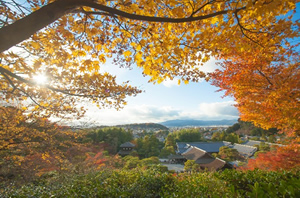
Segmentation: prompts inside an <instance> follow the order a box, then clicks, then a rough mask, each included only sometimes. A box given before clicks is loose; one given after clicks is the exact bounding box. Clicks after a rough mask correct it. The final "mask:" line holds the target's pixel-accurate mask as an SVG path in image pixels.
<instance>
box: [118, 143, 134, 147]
mask: <svg viewBox="0 0 300 198" xmlns="http://www.w3.org/2000/svg"><path fill="white" fill-rule="evenodd" d="M120 147H121V148H122V147H135V145H134V144H132V143H131V142H125V143H123V144H121V145H120Z"/></svg>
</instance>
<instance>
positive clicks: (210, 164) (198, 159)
mask: <svg viewBox="0 0 300 198" xmlns="http://www.w3.org/2000/svg"><path fill="white" fill-rule="evenodd" d="M260 143H261V141H254V140H248V141H246V142H244V143H243V144H237V143H234V144H231V142H226V141H220V142H177V143H176V145H177V151H176V154H174V155H173V154H172V155H170V156H169V157H168V162H169V163H171V164H183V163H184V162H186V161H187V160H194V161H195V163H196V164H198V165H199V167H200V168H202V169H206V170H223V169H227V168H233V167H234V165H236V164H234V163H228V162H226V161H224V160H222V159H220V158H217V157H214V156H213V154H214V153H218V152H219V151H220V148H221V147H223V146H227V147H229V148H233V149H236V150H237V151H238V152H239V154H240V155H241V156H243V157H244V158H245V159H248V158H251V157H253V155H254V154H255V152H256V151H257V147H256V145H260ZM265 143H266V144H268V145H270V146H274V145H276V146H282V145H280V144H272V143H268V142H265ZM134 147H135V145H134V144H132V143H130V142H126V143H124V144H122V145H121V146H120V151H119V155H121V156H125V155H128V154H130V152H132V151H133V149H134Z"/></svg>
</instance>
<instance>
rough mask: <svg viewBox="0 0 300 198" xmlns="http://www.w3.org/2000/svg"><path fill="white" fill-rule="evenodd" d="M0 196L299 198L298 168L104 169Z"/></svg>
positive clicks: (49, 180)
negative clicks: (171, 170)
mask: <svg viewBox="0 0 300 198" xmlns="http://www.w3.org/2000/svg"><path fill="white" fill-rule="evenodd" d="M0 193H1V194H0V195H1V196H0V197H18V198H19V197H26V198H27V197H47V198H48V197H112V198H113V197H137V198H138V197H167V198H172V197H174V198H175V197H272V198H273V197H300V178H299V171H298V172H291V171H289V172H288V171H282V172H266V171H260V170H255V171H247V172H241V171H236V170H226V171H224V172H215V173H210V172H203V173H195V174H187V173H182V174H178V175H176V174H170V173H168V172H164V171H161V169H160V168H159V167H155V166H154V167H152V168H150V169H147V170H142V169H133V170H111V169H107V170H103V171H100V172H93V173H89V174H86V175H60V176H57V175H56V176H55V177H53V178H47V179H45V180H41V181H38V182H36V183H31V184H28V185H24V186H21V187H16V186H13V185H12V186H7V187H6V188H4V189H1V191H0Z"/></svg>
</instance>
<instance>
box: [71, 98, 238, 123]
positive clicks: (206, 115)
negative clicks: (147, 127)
mask: <svg viewBox="0 0 300 198" xmlns="http://www.w3.org/2000/svg"><path fill="white" fill-rule="evenodd" d="M233 104H234V102H233V101H228V102H215V103H201V104H199V106H198V107H196V108H195V109H194V110H189V111H187V110H183V109H176V108H173V107H170V106H162V107H160V106H154V105H134V106H126V107H125V108H124V109H121V110H119V111H117V110H115V109H98V108H95V107H92V106H90V107H89V110H88V111H87V114H86V116H85V117H84V118H83V119H81V120H79V121H77V122H76V124H79V123H81V124H86V123H91V124H94V125H117V124H130V123H146V122H154V123H158V122H163V121H166V120H174V119H195V120H223V119H237V118H238V117H239V115H238V111H237V109H236V108H235V107H234V106H233Z"/></svg>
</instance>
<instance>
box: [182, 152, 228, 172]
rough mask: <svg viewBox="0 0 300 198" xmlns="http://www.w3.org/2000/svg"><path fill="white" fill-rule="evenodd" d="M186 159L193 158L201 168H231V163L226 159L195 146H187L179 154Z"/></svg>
mask: <svg viewBox="0 0 300 198" xmlns="http://www.w3.org/2000/svg"><path fill="white" fill-rule="evenodd" d="M181 155H182V156H183V157H184V158H185V159H187V160H194V161H195V163H196V164H199V166H200V167H201V168H202V169H208V170H210V171H212V170H221V169H225V168H232V166H231V165H229V164H228V163H226V161H224V160H222V159H220V158H215V157H213V156H212V155H211V154H209V153H208V152H206V151H205V150H202V149H200V148H197V147H195V146H191V147H189V148H188V149H187V150H186V151H185V152H184V153H182V154H181Z"/></svg>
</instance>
